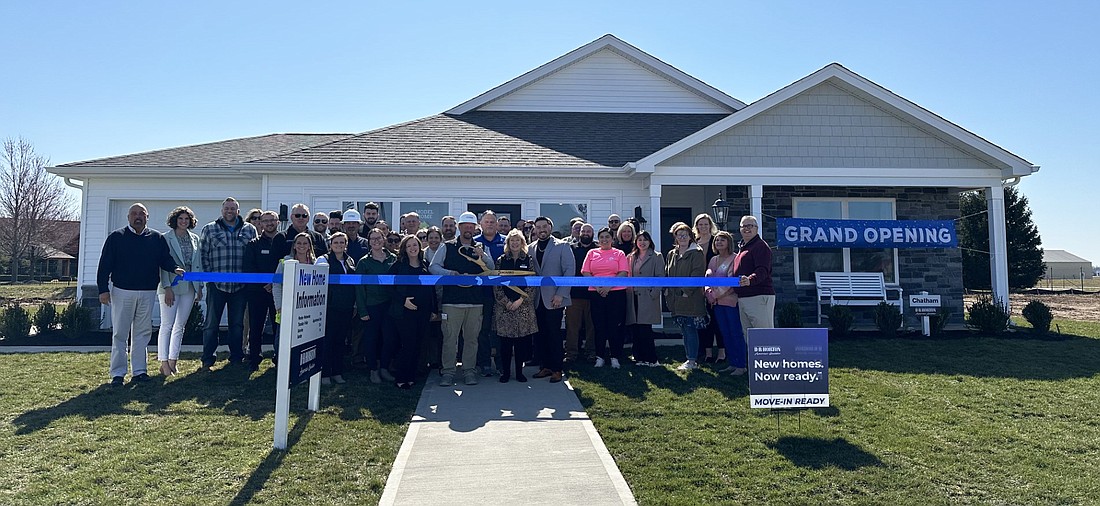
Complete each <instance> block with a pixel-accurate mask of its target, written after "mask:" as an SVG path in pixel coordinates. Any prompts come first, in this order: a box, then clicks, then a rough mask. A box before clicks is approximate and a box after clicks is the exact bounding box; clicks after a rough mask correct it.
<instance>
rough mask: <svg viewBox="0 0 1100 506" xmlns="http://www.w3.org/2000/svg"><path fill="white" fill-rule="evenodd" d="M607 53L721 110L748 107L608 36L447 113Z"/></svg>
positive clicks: (461, 110) (480, 104)
mask: <svg viewBox="0 0 1100 506" xmlns="http://www.w3.org/2000/svg"><path fill="white" fill-rule="evenodd" d="M603 50H611V51H613V52H614V53H616V54H618V55H620V56H622V57H624V58H626V59H628V60H630V61H632V62H634V63H635V64H637V65H639V66H641V67H642V68H644V69H646V70H648V71H650V72H652V73H653V74H655V75H657V76H659V77H661V78H663V79H667V80H668V81H670V82H671V83H673V84H675V85H676V86H678V87H680V88H681V89H683V90H686V91H689V92H691V93H694V94H696V95H698V96H699V97H702V98H703V99H706V100H708V101H710V102H712V103H714V104H716V105H718V106H720V107H721V108H723V109H725V110H727V111H729V112H735V111H738V110H740V109H742V108H744V107H745V103H744V102H742V101H740V100H737V99H736V98H733V97H731V96H729V95H727V94H725V93H724V92H722V91H721V90H719V89H717V88H714V87H713V86H710V85H708V84H706V83H704V82H703V81H700V80H699V79H696V78H694V77H692V76H690V75H688V74H686V73H684V72H682V71H681V70H679V69H677V68H676V67H673V66H672V65H669V64H667V63H665V62H663V61H661V60H659V59H657V58H655V57H653V56H652V55H650V54H649V53H646V52H645V51H642V50H641V49H638V48H636V47H634V46H632V45H630V44H627V43H626V42H623V41H622V40H621V39H619V38H618V37H615V36H614V35H611V34H607V35H604V36H603V37H600V38H598V39H596V40H594V41H592V42H589V43H588V44H585V45H583V46H581V47H579V48H577V49H574V50H572V51H570V52H568V53H566V54H564V55H562V56H560V57H558V58H555V59H554V60H552V61H550V62H549V63H546V64H544V65H542V66H540V67H538V68H536V69H534V70H531V71H529V72H527V73H525V74H523V75H521V76H519V77H517V78H515V79H512V80H511V81H508V82H506V83H504V84H501V85H500V86H497V87H495V88H493V89H491V90H489V91H487V92H485V93H482V94H481V95H478V96H476V97H474V98H472V99H470V100H467V101H466V102H463V103H461V104H459V105H457V106H455V107H454V108H452V109H450V110H448V111H446V113H447V114H464V113H467V112H470V111H475V110H477V109H479V108H481V107H483V106H485V105H486V104H489V103H490V102H493V101H494V100H497V99H500V98H501V97H504V96H506V95H509V94H512V93H515V92H516V91H517V90H520V89H521V88H524V87H526V86H528V85H530V84H532V83H535V82H537V81H540V80H542V79H545V78H547V77H549V76H552V75H554V74H555V73H557V72H558V71H560V70H562V69H564V68H566V67H569V66H570V65H573V64H576V63H577V62H580V61H582V60H584V59H585V58H588V57H589V56H592V55H594V54H596V53H598V52H600V51H603Z"/></svg>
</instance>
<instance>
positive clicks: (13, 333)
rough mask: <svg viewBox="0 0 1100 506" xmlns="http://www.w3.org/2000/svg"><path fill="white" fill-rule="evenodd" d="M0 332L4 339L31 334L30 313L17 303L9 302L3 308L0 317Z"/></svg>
mask: <svg viewBox="0 0 1100 506" xmlns="http://www.w3.org/2000/svg"><path fill="white" fill-rule="evenodd" d="M0 319H2V321H0V334H3V335H4V338H5V339H19V338H21V337H27V336H29V335H30V334H31V315H30V314H28V313H27V310H26V309H23V306H20V305H19V304H11V305H9V306H8V307H6V308H4V313H3V316H2V317H0Z"/></svg>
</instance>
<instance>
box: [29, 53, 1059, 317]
mask: <svg viewBox="0 0 1100 506" xmlns="http://www.w3.org/2000/svg"><path fill="white" fill-rule="evenodd" d="M1037 170H1038V167H1037V166H1035V165H1033V164H1031V163H1030V162H1028V161H1026V160H1024V159H1023V158H1020V157H1018V156H1016V155H1014V154H1012V153H1010V152H1008V151H1006V150H1005V149H1003V148H1001V147H998V146H996V145H993V144H992V143H990V142H988V141H986V140H985V139H983V138H981V137H979V136H978V135H975V134H974V133H971V132H969V131H967V130H965V129H963V128H962V127H960V126H958V125H955V124H953V123H951V122H949V121H947V120H946V119H944V118H942V117H940V116H938V115H936V114H934V113H932V112H930V111H927V110H925V109H923V108H921V107H920V106H918V105H916V104H914V103H912V102H910V101H908V100H906V99H904V98H902V97H900V96H898V95H896V94H894V93H893V92H891V91H890V90H887V89H885V88H883V87H881V86H879V85H877V84H875V83H873V82H871V81H870V80H868V79H866V78H864V77H862V76H860V75H858V74H856V73H854V72H852V71H851V70H849V69H847V68H845V67H843V66H841V65H839V64H836V63H833V64H829V65H827V66H825V67H824V68H821V69H820V70H817V71H816V72H813V73H811V74H809V75H808V76H806V77H803V78H802V79H799V80H798V81H795V82H794V83H792V84H790V85H788V86H786V87H783V88H782V89H779V90H777V91H775V92H774V93H772V94H770V95H768V96H766V97H764V98H762V99H760V100H758V101H756V102H754V103H752V104H746V103H744V102H741V101H740V100H737V99H735V98H733V97H731V96H729V95H727V94H726V93H724V92H723V91H720V90H718V89H715V88H713V87H711V86H709V85H707V84H705V83H703V82H701V81H699V80H698V79H695V78H694V77H692V76H690V75H688V74H686V73H684V72H683V71H681V70H679V69H677V68H675V67H673V66H671V65H669V64H667V63H665V62H663V61H661V60H659V59H657V58H655V57H653V56H651V55H649V54H647V53H645V52H643V51H641V50H640V49H638V48H636V47H634V46H631V45H630V44H627V43H626V42H623V41H622V40H620V39H618V38H616V37H614V36H612V35H605V36H603V37H600V38H599V39H597V40H595V41H593V42H591V43H588V44H586V45H584V46H581V47H579V48H577V49H575V50H573V51H571V52H569V53H567V54H565V55H563V56H561V57H559V58H557V59H555V60H553V61H551V62H549V63H546V64H544V65H542V66H540V67H538V68H536V69H534V70H532V71H530V72H527V73H526V74H523V75H521V76H519V77H517V78H515V79H513V80H511V81H509V82H506V83H504V84H502V85H500V86H497V87H496V88H493V89H491V90H489V91H487V92H485V93H483V94H481V95H479V96H477V97H474V98H472V99H470V100H468V101H466V102H463V103H461V104H459V105H457V106H455V107H454V108H452V109H450V110H447V111H444V112H442V113H440V114H436V115H433V116H429V117H426V118H421V119H416V120H412V121H409V122H406V123H401V124H397V125H392V126H388V127H385V128H380V129H377V130H372V131H368V132H364V133H359V134H355V135H346V134H327V135H305V134H274V135H270V136H263V137H254V138H246V139H233V140H228V141H223V142H215V143H210V144H202V145H197V146H187V147H181V148H174V149H166V150H161V151H154V152H150V153H139V154H133V155H125V156H118V157H112V158H105V159H100V160H91V161H85V162H77V163H69V164H65V165H59V166H56V167H52V168H50V171H51V172H53V173H55V174H58V175H60V176H63V177H64V178H66V181H67V182H69V183H70V184H72V185H74V186H82V188H83V191H82V210H83V213H82V216H83V217H84V220H83V222H82V230H81V238H82V243H81V247H80V251H81V255H80V264H79V277H80V283H81V285H82V286H83V287H84V292H85V300H90V299H91V298H94V296H95V294H94V293H90V292H89V290H90V291H91V292H94V291H95V286H94V284H95V271H96V266H97V262H98V259H99V250H100V248H101V245H102V244H103V240H104V238H105V237H106V235H107V234H108V233H109V231H110V230H112V229H116V228H119V227H121V226H123V225H124V224H125V216H126V209H127V207H128V206H129V205H130V204H131V203H132V202H135V201H141V202H144V203H145V204H146V205H147V206H149V208H150V211H151V214H152V216H154V217H161V216H166V215H167V212H168V211H169V210H170V209H171V208H173V207H175V206H176V205H181V204H186V205H189V206H191V207H192V208H194V209H195V210H196V212H197V213H198V215H199V221H200V222H206V221H209V220H211V219H213V218H215V217H216V216H217V210H218V209H219V205H220V202H221V201H222V199H223V198H224V197H225V196H227V195H232V196H234V197H236V198H237V199H238V200H240V201H241V207H242V208H243V209H248V208H251V207H262V208H264V209H278V208H279V205H280V204H293V203H296V202H304V203H306V204H308V205H309V206H310V208H311V209H313V210H324V211H327V210H331V209H343V208H346V207H348V206H354V207H357V208H361V206H362V204H363V203H365V202H366V201H375V202H379V203H383V204H384V206H385V210H384V215H383V217H384V218H386V219H387V220H388V221H390V222H391V223H392V222H393V221H394V219H395V218H396V217H397V216H399V215H400V214H401V213H404V212H407V211H409V210H419V211H421V215H422V216H429V219H428V220H427V221H429V222H431V223H433V224H434V223H438V218H439V217H441V216H443V215H445V214H452V215H458V214H459V213H461V212H463V211H466V210H479V211H480V210H483V209H486V208H489V209H494V210H496V211H498V212H504V213H506V214H510V215H512V216H513V217H515V216H522V217H524V218H531V217H534V216H539V215H545V216H550V217H552V218H554V221H555V224H557V225H559V226H560V225H563V224H565V223H566V222H567V221H568V219H569V218H571V217H573V216H576V215H581V216H584V217H586V218H587V219H588V220H589V221H590V222H592V223H595V224H603V223H604V222H605V220H606V217H607V215H609V214H611V213H619V214H624V213H625V215H627V216H630V215H633V211H634V210H635V209H637V210H638V212H639V214H641V215H642V217H643V218H644V219H645V220H646V222H647V225H646V228H647V229H649V230H652V231H656V232H661V233H655V234H654V236H655V239H656V241H657V242H658V244H659V245H660V243H664V244H665V246H666V247H664V248H663V249H667V246H668V245H670V244H671V243H670V241H669V240H668V238H667V237H666V234H665V233H664V232H665V230H667V228H668V226H669V225H670V224H671V222H673V221H689V222H690V220H691V218H692V217H693V216H694V215H696V214H699V213H703V212H708V211H709V210H710V206H711V202H713V201H714V200H715V199H716V198H717V197H718V196H719V195H720V194H721V195H722V196H723V198H724V199H725V200H727V201H728V202H729V203H730V204H731V205H732V211H731V214H732V215H734V217H733V218H732V219H731V221H733V220H736V219H737V216H740V215H741V214H753V215H755V216H758V217H759V216H762V217H763V218H762V220H761V230H760V232H761V235H762V236H763V237H764V238H765V239H766V240H767V241H769V243H771V244H772V245H773V246H774V245H775V244H776V240H775V239H776V221H775V220H776V218H781V217H809V218H851V219H855V218H874V219H898V220H909V219H927V220H951V219H956V218H958V217H959V192H960V191H962V190H970V189H982V190H984V191H985V193H986V195H987V199H988V200H989V213H988V215H989V221H990V230H991V232H990V235H991V237H992V239H993V240H992V241H991V244H993V245H994V246H993V247H992V250H993V251H992V252H991V259H992V260H991V272H992V274H993V276H992V278H993V286H994V291H995V292H996V293H997V294H999V295H1000V296H1002V297H1005V298H1006V299H1007V294H1008V283H1007V278H1008V275H1007V267H1006V263H1005V260H1004V259H1005V251H1006V250H1005V239H1004V238H1005V230H1004V193H1003V188H1004V186H1005V185H1006V184H1015V182H1017V181H1019V179H1020V178H1021V177H1023V176H1027V175H1029V174H1032V173H1034V172H1036V171H1037ZM159 222H160V219H159V218H154V219H153V220H152V221H151V224H153V225H154V226H155V225H156V224H158V223H159ZM861 269H872V270H880V271H883V272H884V273H885V277H886V281H887V283H888V284H889V285H891V286H901V287H903V288H904V289H905V291H906V292H908V293H914V292H916V291H919V290H927V291H929V292H930V293H933V294H941V295H942V296H943V300H944V304H945V305H947V306H949V307H952V308H954V309H955V311H954V313H955V315H956V317H959V316H961V314H962V294H963V288H962V264H961V256H960V253H959V250H957V249H884V250H856V249H847V248H843V249H841V248H838V249H835V250H808V249H805V248H803V249H802V250H799V249H797V248H795V249H778V250H777V251H776V256H775V284H776V290H777V293H778V300H779V302H785V301H800V302H803V303H804V304H805V306H804V313H806V314H810V312H812V311H813V302H812V300H813V292H814V286H813V272H814V271H817V270H841V271H852V270H861Z"/></svg>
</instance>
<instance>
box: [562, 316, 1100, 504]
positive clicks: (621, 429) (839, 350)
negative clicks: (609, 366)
mask: <svg viewBox="0 0 1100 506" xmlns="http://www.w3.org/2000/svg"><path fill="white" fill-rule="evenodd" d="M1058 323H1059V324H1061V326H1062V329H1063V331H1067V332H1070V331H1072V332H1075V333H1077V334H1078V335H1080V336H1087V337H1076V338H1071V339H1067V340H1060V341H1031V340H1023V339H979V338H973V339H954V340H945V341H932V340H892V341H880V340H863V341H840V342H836V343H832V344H831V345H830V366H831V368H830V375H831V376H830V393H831V404H832V407H830V408H827V409H820V410H807V411H804V412H803V413H802V414H801V416H798V415H796V414H793V413H785V414H782V415H780V418H779V420H778V429H777V416H776V414H775V413H774V412H772V411H769V410H752V409H750V408H749V407H748V384H747V379H746V378H745V377H740V378H733V377H728V376H725V377H718V376H717V375H715V374H714V373H713V372H711V371H709V370H701V371H694V372H692V373H690V374H684V373H676V372H674V371H670V370H666V369H633V368H632V369H627V370H625V371H611V370H606V369H604V370H598V369H586V370H582V371H580V372H579V373H578V374H576V375H574V376H573V379H572V381H571V382H572V384H573V385H574V387H575V388H576V389H577V391H578V394H579V396H580V398H581V401H582V403H583V404H584V405H585V407H586V409H587V411H588V413H589V415H590V416H591V417H592V419H593V422H594V423H595V425H596V428H597V429H598V430H599V432H600V434H601V435H602V436H603V439H604V442H605V443H606V444H607V447H608V449H609V450H610V451H611V454H612V455H613V456H614V457H615V461H616V462H617V463H618V465H619V467H620V469H621V470H622V472H623V475H624V476H625V477H626V480H627V482H628V483H629V484H630V486H631V489H632V490H633V491H634V493H635V495H636V497H637V498H638V501H639V502H640V503H642V504H716V503H727V504H818V503H837V504H1089V503H1093V504H1094V503H1096V502H1097V501H1100V470H1098V467H1100V419H1098V418H1097V416H1096V413H1097V411H1098V410H1100V375H1098V372H1100V339H1098V338H1100V324H1095V323H1080V322H1067V321H1064V320H1063V321H1058ZM662 351H663V352H665V354H667V355H668V356H669V357H670V358H672V357H676V356H680V355H682V350H678V349H673V348H666V349H663V350H662Z"/></svg>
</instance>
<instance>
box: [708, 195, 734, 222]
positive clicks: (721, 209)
mask: <svg viewBox="0 0 1100 506" xmlns="http://www.w3.org/2000/svg"><path fill="white" fill-rule="evenodd" d="M710 208H711V210H712V212H713V214H712V216H714V224H715V225H717V226H718V230H724V229H725V228H726V223H728V222H729V215H730V205H729V204H727V203H726V201H725V200H722V192H718V200H715V201H714V205H712V206H710Z"/></svg>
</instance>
